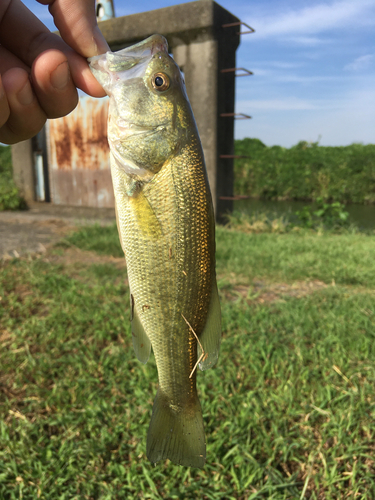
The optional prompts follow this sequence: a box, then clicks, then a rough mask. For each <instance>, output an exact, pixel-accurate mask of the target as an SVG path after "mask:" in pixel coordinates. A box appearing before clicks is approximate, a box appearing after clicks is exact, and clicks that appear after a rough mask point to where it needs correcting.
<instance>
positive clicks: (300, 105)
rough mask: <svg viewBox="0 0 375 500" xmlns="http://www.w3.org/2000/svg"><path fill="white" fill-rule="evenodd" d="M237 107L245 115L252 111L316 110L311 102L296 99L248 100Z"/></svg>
mask: <svg viewBox="0 0 375 500" xmlns="http://www.w3.org/2000/svg"><path fill="white" fill-rule="evenodd" d="M238 107H239V108H241V111H242V112H243V110H246V111H244V112H245V113H247V112H252V111H254V110H262V111H292V110H294V111H295V110H307V109H310V110H311V109H318V107H317V106H316V104H314V103H312V102H311V101H308V100H304V99H298V98H296V97H292V98H286V99H265V100H259V99H250V100H244V101H240V102H239V103H238Z"/></svg>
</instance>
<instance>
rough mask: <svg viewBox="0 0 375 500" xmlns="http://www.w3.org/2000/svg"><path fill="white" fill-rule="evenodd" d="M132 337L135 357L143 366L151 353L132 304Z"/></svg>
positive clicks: (148, 340)
mask: <svg viewBox="0 0 375 500" xmlns="http://www.w3.org/2000/svg"><path fill="white" fill-rule="evenodd" d="M132 316H133V317H132V337H133V347H134V351H135V355H136V356H137V358H138V360H139V361H140V362H141V363H143V364H145V363H147V361H148V358H149V356H150V352H151V342H150V339H149V338H148V336H147V333H146V332H145V330H144V328H143V326H142V323H141V322H140V319H139V316H138V313H137V309H136V308H135V307H134V304H132Z"/></svg>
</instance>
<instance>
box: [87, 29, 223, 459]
mask: <svg viewBox="0 0 375 500" xmlns="http://www.w3.org/2000/svg"><path fill="white" fill-rule="evenodd" d="M89 64H90V69H91V71H92V73H93V74H94V76H95V77H96V79H97V80H98V81H99V83H100V84H101V85H102V87H103V88H104V90H105V91H106V93H107V94H108V95H109V97H110V99H109V112H108V142H109V146H110V166H111V175H112V181H113V188H114V196H115V208H116V219H117V228H118V233H119V238H120V242H121V245H122V248H123V251H124V254H125V259H126V266H127V272H128V281H129V288H130V302H131V303H130V308H131V332H132V341H133V347H134V350H135V354H136V356H137V358H138V360H139V361H140V362H141V363H146V362H147V360H148V359H149V355H150V351H151V347H152V350H153V353H154V356H155V361H156V366H157V370H158V381H159V385H158V390H157V394H156V397H155V400H154V404H153V409H152V415H151V421H150V426H149V430H148V433H147V449H146V453H147V457H148V459H149V460H150V461H151V462H152V463H157V462H159V461H160V460H165V459H169V460H171V461H172V462H173V463H175V464H178V465H182V466H187V467H198V468H202V467H203V466H204V464H205V461H206V438H205V431H204V424H203V417H202V410H201V405H200V401H199V398H198V394H197V388H196V377H197V365H199V368H200V369H201V370H206V369H208V368H211V367H212V366H214V365H215V363H216V362H217V359H218V355H219V348H220V342H221V312H220V302H219V295H218V289H217V283H216V272H215V219H214V209H213V204H212V198H211V193H210V188H209V184H208V179H207V173H206V167H205V162H204V155H203V150H202V145H201V142H200V139H199V135H198V130H197V126H196V123H195V120H194V116H193V113H192V109H191V106H190V103H189V100H188V97H187V94H186V88H185V83H184V77H183V74H182V73H181V71H180V69H179V67H178V65H177V64H176V63H175V61H174V60H173V58H172V57H171V56H170V55H169V53H168V43H167V41H166V39H165V38H164V37H162V36H161V35H153V36H151V37H149V38H147V39H146V40H143V41H141V42H139V43H137V44H135V45H132V46H130V47H127V48H124V49H122V50H119V51H117V52H111V51H109V52H107V53H105V54H102V55H99V56H94V57H92V58H90V59H89Z"/></svg>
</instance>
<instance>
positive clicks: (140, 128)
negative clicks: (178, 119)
mask: <svg viewBox="0 0 375 500" xmlns="http://www.w3.org/2000/svg"><path fill="white" fill-rule="evenodd" d="M167 125H168V124H167V123H160V124H158V125H148V126H147V125H139V124H137V123H132V122H125V121H124V120H119V119H117V120H116V119H115V120H114V123H113V128H114V133H113V132H112V133H111V134H110V135H115V136H116V140H113V141H112V142H120V141H123V140H126V139H128V138H130V137H133V136H137V135H152V134H156V133H157V132H162V131H163V130H165V129H166V128H167Z"/></svg>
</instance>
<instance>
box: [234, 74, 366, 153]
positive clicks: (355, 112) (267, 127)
mask: <svg viewBox="0 0 375 500" xmlns="http://www.w3.org/2000/svg"><path fill="white" fill-rule="evenodd" d="M374 106H375V90H374V89H373V87H372V83H371V82H370V79H368V80H367V83H366V85H365V86H363V87H362V88H360V89H357V88H355V89H354V88H353V89H351V90H348V91H347V93H346V94H344V95H342V96H338V97H337V99H319V100H317V99H312V100H306V101H304V100H298V99H293V98H289V99H280V100H269V101H266V100H264V101H257V100H253V101H245V100H244V101H241V102H240V103H239V106H238V108H240V107H241V111H243V112H244V113H248V114H250V115H252V117H253V119H252V120H238V121H236V122H235V137H236V138H238V139H240V138H243V137H258V138H259V139H260V140H261V141H263V142H264V143H265V144H267V145H273V144H279V145H280V146H286V147H289V146H292V145H293V144H297V143H298V142H299V141H301V140H305V141H312V142H315V141H317V140H318V137H319V136H321V140H320V144H322V145H326V146H343V145H347V144H352V143H353V142H363V143H365V144H367V143H374V137H375V127H374V117H373V109H374ZM273 111H274V112H273ZM299 111H300V112H299Z"/></svg>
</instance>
